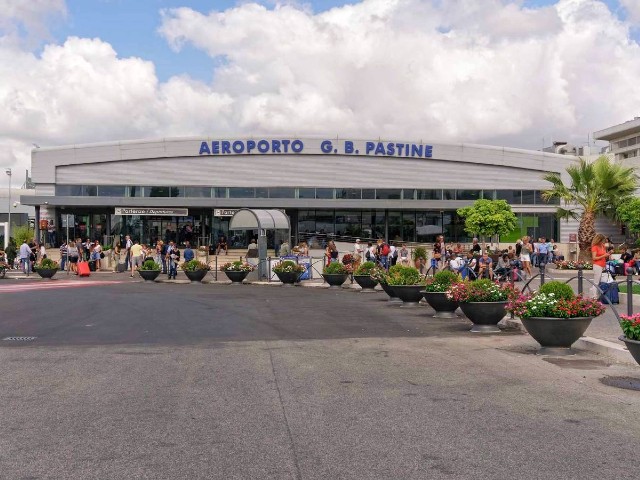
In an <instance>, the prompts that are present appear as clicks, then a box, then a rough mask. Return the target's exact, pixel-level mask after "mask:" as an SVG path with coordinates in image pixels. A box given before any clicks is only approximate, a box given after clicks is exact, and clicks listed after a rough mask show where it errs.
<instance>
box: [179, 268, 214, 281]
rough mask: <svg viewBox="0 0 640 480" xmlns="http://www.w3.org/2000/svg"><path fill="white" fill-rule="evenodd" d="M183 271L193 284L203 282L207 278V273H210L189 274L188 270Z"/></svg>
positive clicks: (203, 271)
mask: <svg viewBox="0 0 640 480" xmlns="http://www.w3.org/2000/svg"><path fill="white" fill-rule="evenodd" d="M183 271H184V274H185V275H186V276H187V278H188V279H189V280H191V283H199V282H202V280H203V279H204V277H206V276H207V273H208V272H209V270H194V271H192V272H189V271H187V270H183Z"/></svg>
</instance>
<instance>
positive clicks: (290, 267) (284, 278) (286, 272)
mask: <svg viewBox="0 0 640 480" xmlns="http://www.w3.org/2000/svg"><path fill="white" fill-rule="evenodd" d="M306 271H307V269H306V268H305V267H304V265H300V264H298V263H296V262H294V261H293V260H284V261H282V262H280V263H278V264H277V265H275V266H274V267H273V273H275V274H276V275H277V277H278V280H280V281H281V282H282V285H283V286H284V287H291V286H293V285H294V284H295V283H296V282H297V281H298V279H299V278H300V275H302V274H303V273H304V272H306Z"/></svg>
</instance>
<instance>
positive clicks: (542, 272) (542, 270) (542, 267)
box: [540, 263, 544, 286]
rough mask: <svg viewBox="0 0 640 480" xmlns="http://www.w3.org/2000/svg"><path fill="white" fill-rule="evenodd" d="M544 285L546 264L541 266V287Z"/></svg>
mask: <svg viewBox="0 0 640 480" xmlns="http://www.w3.org/2000/svg"><path fill="white" fill-rule="evenodd" d="M542 285H544V263H541V264H540V286H542Z"/></svg>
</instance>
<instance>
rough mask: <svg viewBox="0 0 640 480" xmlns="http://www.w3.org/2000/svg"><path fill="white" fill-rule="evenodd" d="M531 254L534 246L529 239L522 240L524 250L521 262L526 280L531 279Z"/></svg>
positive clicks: (522, 249) (521, 252) (521, 253)
mask: <svg viewBox="0 0 640 480" xmlns="http://www.w3.org/2000/svg"><path fill="white" fill-rule="evenodd" d="M531 253H533V245H531V239H530V238H529V237H523V238H522V248H521V250H520V261H521V262H522V269H523V270H524V280H526V279H527V276H528V278H531Z"/></svg>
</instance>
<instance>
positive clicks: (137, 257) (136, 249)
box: [129, 240, 143, 277]
mask: <svg viewBox="0 0 640 480" xmlns="http://www.w3.org/2000/svg"><path fill="white" fill-rule="evenodd" d="M129 253H130V257H129V258H130V261H131V277H133V272H134V271H135V269H136V268H137V267H141V266H142V260H143V259H142V245H140V242H139V241H138V240H136V242H135V243H134V244H133V245H131V248H130V249H129Z"/></svg>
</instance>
